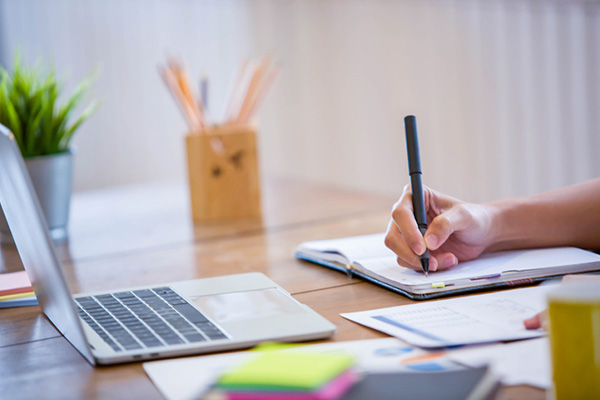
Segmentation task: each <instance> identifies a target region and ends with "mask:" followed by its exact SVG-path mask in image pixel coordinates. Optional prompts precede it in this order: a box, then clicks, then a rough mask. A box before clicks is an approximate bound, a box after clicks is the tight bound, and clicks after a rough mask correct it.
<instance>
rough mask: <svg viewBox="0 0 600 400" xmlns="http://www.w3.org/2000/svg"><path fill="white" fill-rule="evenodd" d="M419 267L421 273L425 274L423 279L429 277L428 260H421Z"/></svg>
mask: <svg viewBox="0 0 600 400" xmlns="http://www.w3.org/2000/svg"><path fill="white" fill-rule="evenodd" d="M421 267H423V272H424V273H425V277H429V258H422V259H421Z"/></svg>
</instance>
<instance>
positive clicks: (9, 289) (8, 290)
mask: <svg viewBox="0 0 600 400" xmlns="http://www.w3.org/2000/svg"><path fill="white" fill-rule="evenodd" d="M32 290H33V289H32V288H31V282H29V278H28V277H27V274H26V273H25V271H19V272H9V273H7V274H0V296H5V295H7V294H16V293H24V292H31V291H32Z"/></svg>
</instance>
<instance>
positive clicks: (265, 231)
mask: <svg viewBox="0 0 600 400" xmlns="http://www.w3.org/2000/svg"><path fill="white" fill-rule="evenodd" d="M264 194H265V196H264V217H263V219H262V220H245V221H236V222H229V223H223V224H214V225H205V226H196V227H194V226H193V224H191V222H190V217H189V215H190V213H189V205H188V199H187V191H186V190H185V187H184V186H166V185H146V186H137V187H128V188H119V189H110V190H104V191H97V192H88V193H81V194H78V195H76V196H75V198H74V201H73V206H72V219H71V227H70V240H69V242H68V243H65V244H63V245H60V246H59V247H58V251H59V254H60V257H61V259H62V260H63V265H64V270H65V273H66V275H67V279H68V281H69V283H70V285H71V287H72V290H73V291H74V292H80V291H92V290H105V289H106V290H111V289H118V288H120V287H127V286H133V285H145V284H153V283H166V282H171V281H178V280H186V279H195V278H203V277H209V276H216V275H223V274H231V273H238V272H248V271H259V272H263V273H265V274H266V275H267V276H269V277H270V278H272V279H273V280H275V281H276V282H277V283H279V284H280V285H281V286H282V287H283V288H285V289H286V290H288V291H289V292H290V293H292V294H293V295H294V296H295V297H296V298H297V299H298V300H299V301H301V302H303V303H305V304H307V305H309V306H310V307H312V308H313V309H314V310H316V311H317V312H319V313H321V314H322V315H323V316H324V317H326V318H327V319H329V320H330V321H332V322H333V323H334V324H335V325H336V326H337V327H338V332H337V334H336V335H335V336H334V338H333V339H332V340H336V341H345V340H355V339H369V338H377V337H384V335H383V334H381V333H379V332H376V331H374V330H371V329H368V328H365V327H362V326H360V325H357V324H354V323H352V322H349V321H347V320H345V319H342V318H341V317H339V315H338V314H339V313H340V312H352V311H360V310H366V309H372V308H379V307H389V306H394V305H399V304H409V303H412V301H411V300H409V299H407V298H405V297H402V296H400V295H397V294H394V293H392V292H389V291H386V290H384V289H381V288H379V287H376V286H374V285H371V284H368V283H364V282H362V281H360V280H356V279H350V278H348V277H346V276H345V275H344V274H341V273H338V272H335V271H330V270H328V269H326V268H322V267H319V266H316V265H312V264H310V263H306V262H302V261H298V260H295V259H294V258H293V252H294V249H295V247H296V246H297V245H298V243H300V242H302V241H306V240H314V239H321V238H323V239H324V238H332V237H341V236H350V235H359V234H368V233H376V232H382V231H384V230H385V228H386V225H387V222H388V218H389V212H390V210H391V206H392V204H393V202H394V201H395V199H392V198H386V197H383V196H373V195H369V194H364V193H357V192H353V191H348V190H342V189H332V188H330V187H324V186H318V185H313V184H308V183H306V182H292V181H286V180H268V181H267V182H265V184H264ZM20 268H22V266H21V264H20V260H19V258H18V255H17V254H16V252H15V250H14V248H12V247H10V246H3V247H2V248H1V251H0V271H1V272H7V271H13V270H18V269H20ZM0 397H1V398H7V399H8V398H10V399H46V398H49V399H89V398H102V399H104V398H106V399H121V398H122V399H137V398H140V399H153V398H161V395H160V393H159V392H158V391H157V390H156V388H155V387H154V386H153V385H152V383H151V382H150V380H149V379H148V377H147V376H146V375H145V373H144V371H143V369H142V366H141V364H140V363H134V364H126V365H120V366H112V367H100V368H93V367H91V366H90V365H89V364H88V363H87V362H86V361H85V360H84V359H83V357H81V356H80V355H79V353H78V352H77V351H76V350H75V349H74V348H73V347H72V346H71V345H70V344H69V343H68V342H67V341H66V340H65V339H64V338H63V337H62V336H60V334H58V332H57V331H56V329H55V328H54V327H53V326H52V325H51V324H50V323H49V322H48V320H47V319H46V318H45V317H44V316H43V315H42V313H41V310H40V308H39V307H23V308H15V309H7V310H0ZM502 397H503V398H509V399H517V398H530V399H543V398H545V394H544V392H543V391H541V390H537V389H534V388H531V387H526V386H520V387H510V388H505V389H503V391H502Z"/></svg>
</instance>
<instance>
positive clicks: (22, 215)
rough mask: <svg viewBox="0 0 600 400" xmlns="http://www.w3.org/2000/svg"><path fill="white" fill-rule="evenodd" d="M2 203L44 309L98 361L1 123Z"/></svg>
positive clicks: (11, 139)
mask: <svg viewBox="0 0 600 400" xmlns="http://www.w3.org/2000/svg"><path fill="white" fill-rule="evenodd" d="M0 204H1V205H2V210H3V211H4V215H5V217H6V222H7V223H8V227H9V228H10V231H11V233H12V236H13V239H14V241H15V245H16V247H17V250H18V252H19V256H20V257H21V261H22V262H23V266H24V267H25V271H27V276H28V277H29V280H30V281H31V284H32V286H33V290H34V291H35V295H36V297H37V299H38V302H39V303H40V305H41V306H42V310H43V311H44V313H45V314H46V316H47V317H48V319H50V321H51V322H52V323H53V324H54V326H55V327H56V328H57V329H58V330H59V331H60V332H61V333H62V334H63V335H64V336H65V337H66V338H67V339H68V340H69V341H70V342H71V343H72V344H73V346H75V348H77V350H78V351H79V352H80V353H81V354H82V355H83V356H84V357H85V358H86V359H87V360H88V361H89V362H90V363H92V364H93V363H94V360H93V357H92V353H91V350H90V348H89V346H88V342H87V339H86V338H85V336H84V333H83V329H82V327H81V323H80V320H79V317H78V315H77V313H76V311H75V305H74V303H73V299H72V297H71V292H70V290H69V287H68V285H67V282H66V280H65V277H64V275H63V271H62V266H61V265H60V263H59V262H58V258H57V257H56V253H55V252H54V247H53V244H52V239H51V238H50V234H49V231H48V227H47V225H46V221H45V217H44V215H43V214H42V211H41V208H40V205H39V203H38V199H37V195H36V194H35V191H34V189H33V186H32V184H31V181H30V179H29V173H28V172H27V169H26V168H25V163H24V161H23V157H22V156H21V152H20V151H19V148H18V146H17V143H16V142H15V138H14V136H13V135H12V133H11V132H10V131H9V130H8V129H6V127H4V126H2V125H0Z"/></svg>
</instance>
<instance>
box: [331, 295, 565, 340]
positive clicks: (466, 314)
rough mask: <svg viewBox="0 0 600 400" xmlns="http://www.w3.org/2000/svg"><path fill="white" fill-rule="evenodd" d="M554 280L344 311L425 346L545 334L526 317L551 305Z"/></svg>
mask: <svg viewBox="0 0 600 400" xmlns="http://www.w3.org/2000/svg"><path fill="white" fill-rule="evenodd" d="M554 287H555V285H542V286H538V287H532V288H526V289H515V290H510V291H503V292H499V293H491V294H483V295H478V296H470V297H461V298H456V299H450V300H439V301H435V302H431V303H425V304H411V305H405V306H398V307H390V308H382V309H378V310H371V311H363V312H355V313H346V314H340V315H341V316H342V317H344V318H347V319H349V320H351V321H354V322H357V323H359V324H362V325H366V326H368V327H370V328H373V329H377V330H379V331H382V332H385V333H387V334H388V335H392V336H395V337H397V338H400V339H403V340H405V341H407V342H408V343H411V344H413V345H416V346H421V347H447V346H456V345H463V344H473V343H487V342H497V341H505V340H516V339H525V338H533V337H540V336H544V335H545V334H546V332H545V331H542V330H527V329H525V327H524V326H523V320H524V319H526V318H529V317H531V316H533V315H535V314H536V313H538V312H540V311H542V310H544V309H545V308H546V294H547V293H548V292H549V291H550V290H552V289H553V288H554Z"/></svg>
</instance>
